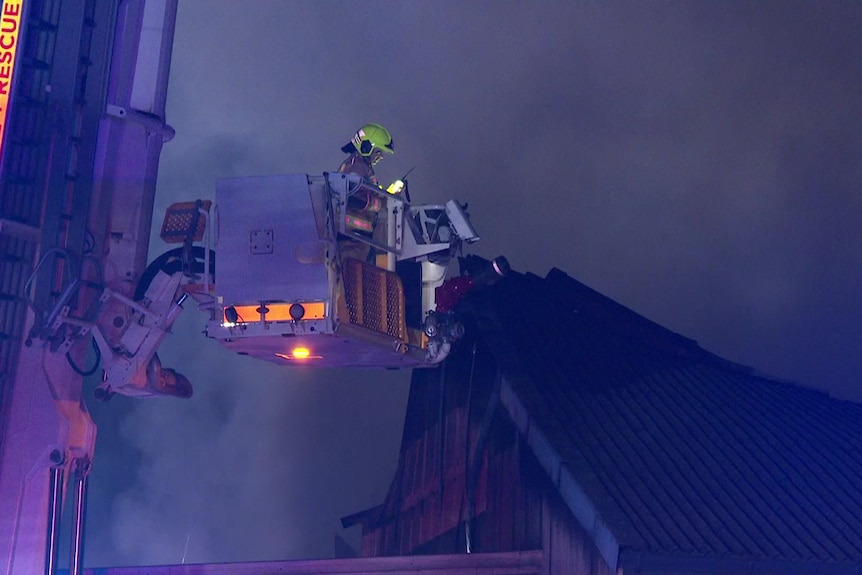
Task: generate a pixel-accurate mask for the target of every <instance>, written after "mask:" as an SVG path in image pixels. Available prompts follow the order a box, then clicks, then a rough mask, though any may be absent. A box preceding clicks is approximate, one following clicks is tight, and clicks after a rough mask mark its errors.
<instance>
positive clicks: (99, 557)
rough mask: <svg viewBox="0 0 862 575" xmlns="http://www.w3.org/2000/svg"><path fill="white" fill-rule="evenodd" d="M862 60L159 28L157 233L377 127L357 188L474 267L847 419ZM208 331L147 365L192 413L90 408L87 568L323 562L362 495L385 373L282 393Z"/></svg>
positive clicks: (324, 19) (189, 327) (280, 11)
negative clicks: (806, 397)
mask: <svg viewBox="0 0 862 575" xmlns="http://www.w3.org/2000/svg"><path fill="white" fill-rule="evenodd" d="M860 30H862V3H858V2H851V1H849V0H848V1H846V2H838V1H823V2H820V1H813V0H812V1H810V2H785V1H771V2H707V1H692V2H659V1H657V0H656V1H650V2H572V1H564V2H550V1H548V2H520V1H517V2H515V1H512V2H509V1H499V0H496V1H475V0H471V1H469V2H444V1H434V2H425V1H372V2H368V1H362V2H350V3H348V2H340V1H339V2H336V1H327V2H314V1H309V2H287V1H276V0H268V1H260V0H255V1H246V2H237V1H229V0H219V1H215V0H197V1H192V0H181V1H180V6H179V13H178V16H177V28H176V36H175V40H174V51H173V63H172V69H171V80H170V87H169V93H168V110H167V121H168V122H169V123H170V124H171V125H173V126H174V128H176V131H177V136H176V138H175V139H174V140H173V141H171V142H170V143H168V144H167V145H166V146H165V148H164V151H163V152H162V159H161V167H160V172H159V182H158V193H157V198H156V212H155V214H154V227H156V228H158V227H160V225H161V218H162V214H163V212H164V209H165V208H166V207H167V206H168V205H169V204H170V203H172V202H174V201H179V200H193V199H196V198H212V197H213V195H214V183H215V180H216V179H217V178H219V177H226V176H244V175H265V174H280V173H297V172H300V173H302V172H305V173H321V172H323V171H327V170H329V171H331V170H334V169H336V168H337V166H338V165H339V163H340V162H341V160H342V159H343V154H342V153H341V152H340V150H339V148H340V146H341V145H343V144H344V143H345V142H346V141H347V140H348V139H349V137H350V136H351V135H352V134H353V132H354V131H355V130H356V129H357V128H358V127H359V126H360V125H362V124H363V123H366V122H379V123H381V124H383V125H385V126H386V127H387V128H389V130H390V131H391V132H392V133H393V135H394V138H395V144H396V150H397V153H396V155H395V156H393V157H388V158H386V159H385V160H384V162H383V163H382V164H380V166H379V167H378V170H377V172H378V176H379V177H380V179H381V181H382V182H384V183H385V182H388V181H391V180H393V179H396V178H398V177H399V176H401V175H402V174H403V173H405V172H406V171H407V170H408V169H410V168H411V167H412V166H414V165H415V166H416V169H415V170H414V171H413V173H412V174H411V176H410V190H411V195H412V197H413V200H414V202H420V203H426V202H441V201H445V200H446V199H449V198H456V199H458V200H460V201H462V202H467V203H468V204H469V211H470V213H471V216H472V222H473V224H474V226H475V227H476V228H477V230H478V231H479V233H480V235H481V236H482V240H481V241H480V242H479V243H478V244H476V245H475V246H474V247H471V249H470V251H471V253H477V254H479V255H482V256H485V257H493V256H496V255H499V254H504V255H506V256H507V257H508V258H509V260H510V262H511V264H512V267H513V268H514V269H515V270H517V271H520V272H533V273H536V274H539V275H544V274H546V273H547V272H548V270H549V269H550V268H552V267H557V268H560V269H561V270H563V271H565V272H566V273H568V274H570V275H571V276H573V277H574V278H576V279H578V280H580V281H582V282H584V283H586V284H587V285H589V286H591V287H592V288H594V289H596V290H598V291H600V292H601V293H603V294H605V295H607V296H609V297H611V298H612V299H614V300H616V301H618V302H620V303H622V304H623V305H626V306H628V307H629V308H631V309H633V310H634V311H636V312H638V313H640V314H642V315H644V316H646V317H647V318H649V319H651V320H653V321H655V322H657V323H659V324H661V325H664V326H665V327H667V328H669V329H671V330H674V331H676V332H678V333H680V334H682V335H685V336H687V337H690V338H693V339H695V340H697V341H698V342H699V343H700V345H701V346H703V347H704V348H706V349H707V350H709V351H712V352H714V353H716V354H718V355H720V356H723V357H725V358H727V359H730V360H733V361H736V362H739V363H742V364H745V365H748V366H751V367H754V368H755V369H757V370H758V371H760V372H762V373H765V374H767V375H771V376H774V377H777V378H781V379H785V380H788V381H792V382H796V383H799V384H801V385H806V386H810V387H816V388H819V389H823V390H826V391H828V392H830V393H831V394H833V395H834V396H837V397H840V398H843V399H851V400H855V401H862V376H860V374H862V354H860V353H859V351H858V348H859V346H860V343H862V303H860V294H862V277H860V270H862V231H860V225H859V219H860V214H862V161H860V158H862V112H860V102H862V60H860V58H859V55H860V54H862V35H860V32H859V31H860ZM165 249H167V246H165V245H164V244H162V243H161V242H160V240H159V239H158V237H157V233H154V240H153V242H152V245H151V257H155V256H156V255H158V254H159V253H161V252H162V251H164V250H165ZM187 307H189V306H187ZM205 322H206V315H205V314H204V313H202V312H195V311H194V308H193V306H190V307H189V309H188V311H186V312H185V313H184V314H183V316H182V317H181V318H180V320H179V322H178V323H177V325H176V326H175V330H174V331H175V333H174V335H173V336H171V337H169V338H168V340H167V341H166V342H165V344H164V346H163V348H162V351H161V352H160V356H161V358H162V363H163V364H164V365H166V366H170V367H174V368H176V369H177V370H178V371H180V372H182V373H184V374H185V375H187V376H188V377H189V379H190V380H191V381H192V383H193V385H194V386H195V396H194V398H193V399H191V400H188V401H181V400H173V399H161V400H151V401H137V402H136V401H133V400H128V399H126V398H122V397H118V398H115V399H114V400H113V401H112V402H110V403H108V404H104V405H102V404H99V405H91V409H92V411H93V412H94V417H95V419H96V422H97V424H98V425H99V443H98V446H97V454H96V462H95V468H94V471H93V475H92V482H91V488H90V505H89V509H90V515H89V518H88V521H89V525H88V534H87V550H86V553H87V555H86V562H87V564H89V565H92V566H97V565H121V564H126V565H129V564H166V563H180V562H181V561H182V559H183V557H184V556H185V561H186V562H216V561H245V560H262V559H279V558H284V559H295V558H308V557H328V556H331V554H332V547H333V534H334V533H340V534H342V535H344V536H346V537H348V538H349V539H350V540H351V541H352V542H355V541H356V537H357V534H356V533H350V532H347V533H343V532H342V531H341V529H340V524H339V521H338V520H339V518H340V517H342V516H344V515H348V514H351V513H354V512H356V511H360V510H362V509H365V508H368V507H371V506H373V505H376V504H378V503H380V502H381V501H382V499H383V497H384V495H385V493H386V490H387V488H388V486H389V481H390V480H391V478H392V474H393V472H394V470H395V465H396V460H397V452H398V446H399V442H400V432H401V426H402V424H403V417H404V409H405V405H406V399H407V392H408V385H409V377H410V373H409V372H407V371H404V372H391V371H377V370H352V371H350V370H324V371H315V370H312V369H287V368H279V367H277V366H274V365H269V364H264V363H261V362H257V361H255V360H252V359H249V358H243V357H239V356H235V355H232V354H230V353H229V352H227V351H226V350H223V349H222V348H220V346H219V344H218V343H216V342H214V341H210V340H207V339H206V338H204V337H203V335H201V332H202V330H203V327H204V325H205Z"/></svg>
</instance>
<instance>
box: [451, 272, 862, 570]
mask: <svg viewBox="0 0 862 575" xmlns="http://www.w3.org/2000/svg"><path fill="white" fill-rule="evenodd" d="M461 307H462V311H464V312H465V313H467V314H470V315H472V316H473V317H474V320H475V327H476V329H478V331H479V332H480V336H481V337H482V339H484V340H485V341H486V342H487V343H488V344H489V346H490V347H491V349H492V350H493V353H494V356H495V359H496V361H497V363H498V365H499V367H500V369H501V371H502V374H503V390H502V392H501V399H502V403H503V404H504V405H505V407H506V409H507V410H508V412H509V414H510V415H511V417H512V419H513V420H514V421H515V423H516V425H518V427H519V428H520V429H521V432H522V434H523V435H524V436H526V438H527V443H528V445H530V447H531V448H532V450H533V452H534V453H535V454H536V456H537V458H538V459H539V461H540V463H541V464H542V466H543V467H544V468H545V470H546V471H547V473H548V475H549V477H550V478H551V480H552V481H553V482H554V483H555V485H556V486H557V488H558V489H559V490H560V492H561V495H562V496H563V499H564V500H565V501H566V502H567V504H568V506H569V507H570V509H571V510H572V512H573V513H574V515H575V517H576V518H577V519H578V520H579V522H580V523H581V525H582V526H583V527H584V528H585V529H586V530H587V532H589V533H591V535H592V536H593V538H594V540H595V541H596V544H597V545H598V547H599V549H600V551H601V552H602V553H603V555H604V556H605V558H606V560H608V562H609V564H610V565H611V567H612V569H613V568H615V567H616V566H617V565H619V566H625V567H626V568H630V567H635V566H637V565H640V568H641V569H642V570H643V571H644V572H646V571H648V565H650V564H653V565H655V564H657V563H656V562H659V563H660V562H661V561H662V560H665V559H667V560H670V561H671V563H672V562H673V560H675V559H678V560H679V561H687V562H688V567H686V569H685V570H686V571H691V572H694V571H696V570H697V569H696V567H697V565H698V561H700V560H701V559H704V560H705V559H710V560H718V559H721V560H724V561H730V562H731V563H733V562H736V563H738V566H740V565H744V566H745V572H758V570H760V571H767V570H769V569H778V570H779V571H783V572H787V571H788V568H787V565H795V566H797V567H800V566H801V567H800V568H799V569H796V571H798V572H807V571H809V570H810V569H808V567H806V566H809V567H811V568H813V569H814V571H816V570H818V569H819V567H813V566H815V565H821V566H822V565H823V564H824V563H828V564H831V565H832V566H833V567H842V566H843V567H848V568H849V567H850V566H851V565H852V566H853V567H852V569H850V570H849V571H847V572H854V573H855V572H857V570H858V569H859V566H860V564H862V405H859V404H856V403H852V402H847V401H839V400H836V399H833V398H831V397H829V396H828V395H827V394H825V393H822V392H819V391H815V390H812V389H808V388H804V387H801V386H797V385H792V384H788V383H784V382H779V381H776V380H772V379H768V378H766V377H762V376H760V375H757V374H755V373H754V372H753V371H752V370H750V369H748V368H745V367H743V366H740V365H737V364H734V363H731V362H729V361H726V360H723V359H721V358H719V357H717V356H715V355H713V354H711V353H709V352H707V351H705V350H704V349H702V348H701V347H699V346H698V345H697V343H696V342H694V341H693V340H690V339H687V338H685V337H682V336H680V335H678V334H675V333H673V332H671V331H669V330H667V329H665V328H663V327H661V326H659V325H657V324H655V323H654V322H651V321H649V320H647V319H646V318H644V317H642V316H640V315H638V314H636V313H634V312H633V311H631V310H629V309H627V308H625V307H624V306H622V305H620V304H618V303H616V302H614V301H612V300H610V299H609V298H607V297H605V296H603V295H601V294H599V293H598V292H596V291H594V290H592V289H590V288H589V287H587V286H585V285H584V284H582V283H580V282H578V281H576V280H574V279H572V278H571V277H569V276H568V275H566V274H565V273H563V272H561V271H559V270H557V269H554V270H552V271H551V272H549V273H548V275H547V276H546V277H545V278H541V277H538V276H535V275H532V274H518V273H514V272H513V273H511V274H510V275H509V276H508V277H507V278H506V279H504V280H502V281H501V282H499V283H498V284H496V285H495V286H492V287H490V288H486V289H484V290H481V291H477V292H475V293H473V294H470V295H468V296H467V298H465V300H464V301H463V302H462V306H461ZM679 561H678V562H677V566H679V565H682V563H679ZM758 565H759V566H760V567H758ZM776 566H777V567H776ZM791 571H792V569H791ZM838 571H840V572H844V571H845V569H843V568H841V569H839V570H838Z"/></svg>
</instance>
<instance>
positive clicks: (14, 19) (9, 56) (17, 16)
mask: <svg viewBox="0 0 862 575" xmlns="http://www.w3.org/2000/svg"><path fill="white" fill-rule="evenodd" d="M23 4H24V0H3V11H2V14H0V156H2V154H3V136H4V134H5V132H6V117H7V115H8V114H9V102H10V100H11V99H12V74H13V72H14V71H15V52H16V51H17V50H18V34H19V33H20V28H21V13H22V12H23V11H24V7H23Z"/></svg>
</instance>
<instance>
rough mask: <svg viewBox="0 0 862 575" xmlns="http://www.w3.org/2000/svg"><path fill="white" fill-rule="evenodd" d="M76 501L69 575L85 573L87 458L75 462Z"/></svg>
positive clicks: (88, 469)
mask: <svg viewBox="0 0 862 575" xmlns="http://www.w3.org/2000/svg"><path fill="white" fill-rule="evenodd" d="M75 465H76V469H75V501H74V506H75V507H74V509H73V512H74V515H73V516H72V549H71V557H70V559H69V575H81V574H82V573H83V572H84V512H85V511H86V508H87V475H88V473H89V471H90V461H89V460H88V459H87V458H79V459H76V460H75Z"/></svg>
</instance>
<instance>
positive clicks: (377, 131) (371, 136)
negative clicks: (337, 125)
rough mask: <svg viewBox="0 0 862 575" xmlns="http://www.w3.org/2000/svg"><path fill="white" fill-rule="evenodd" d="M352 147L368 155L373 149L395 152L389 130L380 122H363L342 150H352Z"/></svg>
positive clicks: (389, 152) (388, 152)
mask: <svg viewBox="0 0 862 575" xmlns="http://www.w3.org/2000/svg"><path fill="white" fill-rule="evenodd" d="M351 145H352V147H353V148H354V149H355V150H356V151H357V152H359V153H360V154H361V155H363V156H366V157H367V156H370V155H371V152H373V151H374V150H375V149H377V150H382V151H384V152H386V153H387V154H394V153H395V144H394V142H393V141H392V135H391V134H390V133H389V130H387V129H386V128H384V127H383V126H381V125H380V124H365V125H364V126H362V127H361V128H359V130H358V131H357V132H356V135H354V136H353V139H352V140H350V143H349V144H347V145H346V146H344V148H342V150H344V151H345V152H352V151H353V150H351V149H350V147H351Z"/></svg>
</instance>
